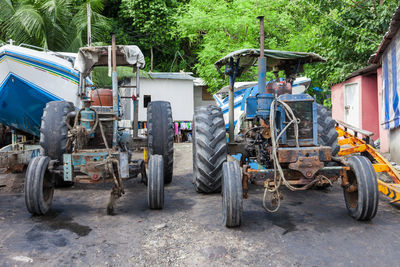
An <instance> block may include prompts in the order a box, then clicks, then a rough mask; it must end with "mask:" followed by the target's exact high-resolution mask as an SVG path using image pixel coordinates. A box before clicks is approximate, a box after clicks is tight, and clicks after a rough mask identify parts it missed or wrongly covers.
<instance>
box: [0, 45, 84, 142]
mask: <svg viewBox="0 0 400 267" xmlns="http://www.w3.org/2000/svg"><path fill="white" fill-rule="evenodd" d="M78 85H79V74H78V72H76V71H75V70H74V69H73V68H72V64H71V63H70V62H68V61H67V60H64V59H61V58H58V57H55V56H53V55H49V54H46V53H45V52H41V51H36V50H32V49H27V48H21V47H16V46H9V45H7V46H4V47H1V48H0V123H2V124H4V125H7V126H10V127H12V128H13V129H17V130H19V131H22V132H25V133H29V134H32V135H34V136H39V135H40V124H41V117H42V114H43V108H44V107H45V106H46V103H47V102H49V101H54V100H66V101H70V102H72V103H73V104H74V105H75V106H77V107H79V106H80V105H81V103H80V102H81V101H80V99H79V97H78V89H79V86H78Z"/></svg>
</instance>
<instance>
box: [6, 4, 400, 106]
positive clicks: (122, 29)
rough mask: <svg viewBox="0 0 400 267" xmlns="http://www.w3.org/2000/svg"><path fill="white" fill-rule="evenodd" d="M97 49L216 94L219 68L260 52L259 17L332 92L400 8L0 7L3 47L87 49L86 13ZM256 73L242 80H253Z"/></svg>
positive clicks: (271, 38)
mask: <svg viewBox="0 0 400 267" xmlns="http://www.w3.org/2000/svg"><path fill="white" fill-rule="evenodd" d="M88 4H90V7H91V24H92V25H91V29H92V30H91V31H92V41H93V43H94V44H109V43H110V40H111V38H110V33H111V32H114V33H116V35H117V42H118V43H119V44H136V45H138V46H139V47H140V48H141V49H142V50H143V52H144V54H145V56H146V61H147V66H146V70H148V71H154V72H155V71H166V72H170V71H174V72H176V71H181V70H183V71H186V72H193V73H194V75H195V76H198V77H201V78H202V79H203V80H205V81H206V82H207V84H208V85H209V88H210V89H209V90H210V91H216V90H218V88H220V87H221V86H223V85H225V84H226V80H225V79H224V77H223V75H222V74H220V73H218V72H217V71H216V69H215V67H214V62H215V61H216V60H217V59H219V58H221V57H222V56H224V55H225V54H227V53H229V52H232V51H234V50H236V49H241V48H257V47H258V46H259V44H258V42H259V24H258V20H257V19H256V17H257V16H260V15H263V16H265V45H266V48H268V49H278V50H289V51H302V52H315V53H318V54H320V55H322V56H323V57H325V58H326V59H327V63H324V64H316V65H313V66H309V67H307V68H306V70H305V75H306V76H308V77H310V78H312V81H313V82H312V86H311V87H319V88H322V89H323V90H322V92H319V93H318V94H319V95H320V96H322V98H323V96H324V95H325V94H329V89H330V86H331V85H332V84H335V83H337V82H340V81H343V80H344V78H345V77H346V76H347V75H349V74H350V73H351V72H353V71H355V70H357V69H359V68H361V67H365V66H367V65H368V63H367V61H368V58H369V56H370V55H371V54H373V53H374V52H375V50H376V49H377V47H378V46H379V44H380V42H381V40H382V37H383V35H384V34H385V32H386V31H387V29H388V27H389V23H390V19H391V17H392V15H393V13H394V11H395V10H396V8H397V6H398V4H399V3H398V1H395V0H324V1H321V0H269V1H265V0H0V10H1V12H0V41H3V42H6V41H7V40H9V39H13V40H14V41H15V42H16V43H29V44H31V45H36V46H41V47H45V48H47V49H50V50H55V51H71V52H76V51H77V49H78V48H79V47H81V46H85V45H87V13H86V12H87V6H88ZM255 75H256V74H255V72H254V73H249V74H247V75H245V76H243V77H242V78H241V79H242V80H249V79H250V80H255Z"/></svg>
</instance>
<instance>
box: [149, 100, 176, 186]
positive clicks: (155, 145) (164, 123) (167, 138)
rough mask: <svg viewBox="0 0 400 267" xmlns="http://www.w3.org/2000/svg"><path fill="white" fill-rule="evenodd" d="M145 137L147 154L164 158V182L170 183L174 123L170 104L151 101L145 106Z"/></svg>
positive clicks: (172, 162)
mask: <svg viewBox="0 0 400 267" xmlns="http://www.w3.org/2000/svg"><path fill="white" fill-rule="evenodd" d="M147 136H148V147H149V154H150V156H151V155H162V156H163V158H164V182H165V183H166V184H169V183H171V182H172V171H173V165H174V121H173V120H172V110H171V104H170V103H169V102H167V101H152V102H150V103H149V105H148V106H147Z"/></svg>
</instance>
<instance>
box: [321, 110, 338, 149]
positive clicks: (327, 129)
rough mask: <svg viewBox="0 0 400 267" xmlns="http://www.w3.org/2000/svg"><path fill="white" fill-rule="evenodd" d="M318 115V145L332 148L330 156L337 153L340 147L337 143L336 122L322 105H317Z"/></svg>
mask: <svg viewBox="0 0 400 267" xmlns="http://www.w3.org/2000/svg"><path fill="white" fill-rule="evenodd" d="M317 113H318V143H319V144H320V145H323V146H329V147H331V148H332V156H336V155H337V154H338V153H339V150H340V146H339V143H338V141H337V138H338V133H337V131H336V122H335V120H334V119H332V116H331V114H330V113H329V111H328V110H327V109H326V107H324V106H323V105H320V104H317Z"/></svg>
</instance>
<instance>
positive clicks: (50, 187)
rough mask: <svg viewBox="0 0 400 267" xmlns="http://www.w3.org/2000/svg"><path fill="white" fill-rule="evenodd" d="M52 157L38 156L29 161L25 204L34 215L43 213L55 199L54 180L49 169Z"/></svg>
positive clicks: (26, 175)
mask: <svg viewBox="0 0 400 267" xmlns="http://www.w3.org/2000/svg"><path fill="white" fill-rule="evenodd" d="M49 162H50V158H49V157H46V156H38V157H35V158H33V159H31V161H30V162H29V165H28V168H27V170H26V174H25V204H26V208H27V209H28V211H29V212H30V213H31V214H33V215H43V214H45V213H46V212H47V211H48V210H49V209H50V205H51V202H52V200H53V194H54V182H53V179H52V174H51V173H50V172H49V171H48V169H47V167H48V165H49Z"/></svg>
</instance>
